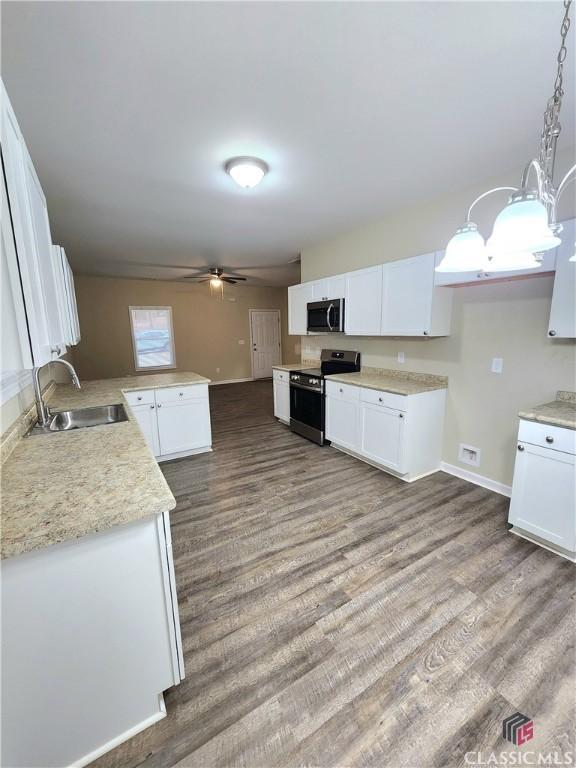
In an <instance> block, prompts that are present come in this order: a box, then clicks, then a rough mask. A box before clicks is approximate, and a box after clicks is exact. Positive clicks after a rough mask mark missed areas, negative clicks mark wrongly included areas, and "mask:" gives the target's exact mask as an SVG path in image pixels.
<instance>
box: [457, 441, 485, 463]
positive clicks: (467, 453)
mask: <svg viewBox="0 0 576 768" xmlns="http://www.w3.org/2000/svg"><path fill="white" fill-rule="evenodd" d="M458 461H461V462H462V463H463V464H471V465H472V466H473V467H479V466H480V448H474V446H473V445H464V443H460V447H459V448H458Z"/></svg>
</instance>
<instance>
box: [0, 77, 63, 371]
mask: <svg viewBox="0 0 576 768" xmlns="http://www.w3.org/2000/svg"><path fill="white" fill-rule="evenodd" d="M1 97H2V98H1V106H2V158H3V161H4V169H5V174H6V186H7V192H8V200H9V202H10V212H11V217H12V224H13V230H14V241H15V246H16V247H15V250H14V252H13V258H11V259H10V260H9V263H8V267H9V274H10V281H11V285H12V291H13V293H15V292H17V291H21V292H22V295H23V297H24V307H25V313H26V322H27V326H28V334H29V338H30V346H31V350H32V360H31V362H32V363H33V364H34V365H44V364H45V363H47V362H49V361H50V360H54V359H56V358H57V357H59V355H61V354H62V353H63V351H64V350H63V349H62V347H63V346H64V334H63V330H62V327H61V323H60V314H59V309H58V299H57V291H56V280H55V275H54V263H53V258H52V240H51V236H50V227H49V224H48V214H47V210H46V200H45V198H44V195H43V193H42V189H41V187H40V184H39V182H38V178H37V176H36V173H35V171H34V168H33V166H32V162H31V160H30V157H29V155H28V151H27V149H26V145H25V143H24V139H23V137H22V134H21V132H20V129H19V127H18V123H17V121H16V117H15V115H14V112H13V111H12V108H11V106H10V102H9V100H8V97H7V94H6V91H5V90H4V88H3V86H2V88H1ZM14 257H15V258H14Z"/></svg>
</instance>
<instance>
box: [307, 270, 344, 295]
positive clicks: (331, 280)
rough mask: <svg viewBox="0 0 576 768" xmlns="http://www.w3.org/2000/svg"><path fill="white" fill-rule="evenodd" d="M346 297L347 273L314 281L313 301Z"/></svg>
mask: <svg viewBox="0 0 576 768" xmlns="http://www.w3.org/2000/svg"><path fill="white" fill-rule="evenodd" d="M345 297H346V275H334V277H326V278H324V280H315V281H314V282H313V283H312V301H328V300H329V299H344V298H345Z"/></svg>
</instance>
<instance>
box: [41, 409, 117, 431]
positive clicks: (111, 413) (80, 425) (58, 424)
mask: <svg viewBox="0 0 576 768" xmlns="http://www.w3.org/2000/svg"><path fill="white" fill-rule="evenodd" d="M119 421H128V414H127V413H126V409H125V408H124V406H123V405H122V404H120V403H118V404H116V405H97V406H95V407H94V408H76V409H75V410H73V411H60V412H59V413H55V414H53V416H52V420H51V422H50V427H49V431H50V432H67V431H68V430H70V429H84V428H85V427H98V426H100V425H101V424H116V423H117V422H119Z"/></svg>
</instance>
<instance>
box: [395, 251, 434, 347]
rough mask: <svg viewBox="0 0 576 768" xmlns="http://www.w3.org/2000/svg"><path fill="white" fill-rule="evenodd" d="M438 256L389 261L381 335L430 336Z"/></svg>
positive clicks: (429, 255)
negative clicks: (435, 263)
mask: <svg viewBox="0 0 576 768" xmlns="http://www.w3.org/2000/svg"><path fill="white" fill-rule="evenodd" d="M434 260H435V254H434V253H428V254H426V255H424V256H414V257H413V258H410V259H401V260H399V261H390V262H388V263H387V264H384V268H383V289H382V335H383V336H428V335H430V333H431V330H432V329H431V320H432V295H433V291H434Z"/></svg>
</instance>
